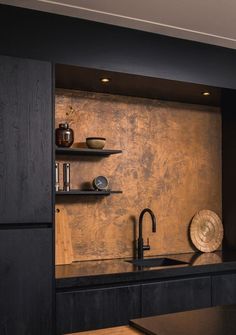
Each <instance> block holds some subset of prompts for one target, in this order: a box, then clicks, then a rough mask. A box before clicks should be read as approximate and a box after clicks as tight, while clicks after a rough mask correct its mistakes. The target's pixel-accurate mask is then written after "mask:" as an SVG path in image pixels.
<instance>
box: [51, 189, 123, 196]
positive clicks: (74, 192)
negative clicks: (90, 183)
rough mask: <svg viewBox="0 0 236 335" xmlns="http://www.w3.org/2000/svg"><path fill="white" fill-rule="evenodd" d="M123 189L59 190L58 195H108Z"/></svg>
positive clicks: (119, 192) (118, 192)
mask: <svg viewBox="0 0 236 335" xmlns="http://www.w3.org/2000/svg"><path fill="white" fill-rule="evenodd" d="M121 193H122V191H95V190H71V191H68V192H67V191H58V192H56V195H89V196H91V195H93V196H107V195H111V194H121Z"/></svg>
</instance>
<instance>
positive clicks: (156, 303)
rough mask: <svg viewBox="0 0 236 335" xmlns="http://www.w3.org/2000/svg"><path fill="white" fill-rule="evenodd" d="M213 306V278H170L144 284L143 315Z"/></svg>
mask: <svg viewBox="0 0 236 335" xmlns="http://www.w3.org/2000/svg"><path fill="white" fill-rule="evenodd" d="M210 306H211V278H210V277H199V278H192V279H179V280H169V281H163V282H158V283H157V282H155V283H150V284H144V285H142V316H143V317H145V316H152V315H159V314H165V313H173V312H179V311H186V310H190V309H196V308H203V307H210Z"/></svg>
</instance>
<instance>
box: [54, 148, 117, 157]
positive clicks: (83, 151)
mask: <svg viewBox="0 0 236 335" xmlns="http://www.w3.org/2000/svg"><path fill="white" fill-rule="evenodd" d="M120 153H122V150H111V149H88V148H58V147H56V155H73V156H110V155H115V154H120Z"/></svg>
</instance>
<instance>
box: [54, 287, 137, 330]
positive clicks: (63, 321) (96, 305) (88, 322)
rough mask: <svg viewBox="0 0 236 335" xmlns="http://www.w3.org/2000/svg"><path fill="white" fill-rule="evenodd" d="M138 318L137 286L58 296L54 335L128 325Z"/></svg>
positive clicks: (58, 294)
mask: <svg viewBox="0 0 236 335" xmlns="http://www.w3.org/2000/svg"><path fill="white" fill-rule="evenodd" d="M138 317H140V286H136V285H131V286H122V287H112V288H104V289H91V290H83V291H75V292H65V293H57V334H60V335H61V334H66V333H71V332H76V331H83V330H89V329H98V328H105V327H110V326H114V325H123V324H128V321H129V320H130V319H132V318H138Z"/></svg>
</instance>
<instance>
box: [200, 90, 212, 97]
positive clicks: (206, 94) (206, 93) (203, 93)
mask: <svg viewBox="0 0 236 335" xmlns="http://www.w3.org/2000/svg"><path fill="white" fill-rule="evenodd" d="M202 95H204V97H208V96H209V95H211V93H210V92H207V91H206V92H202Z"/></svg>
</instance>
